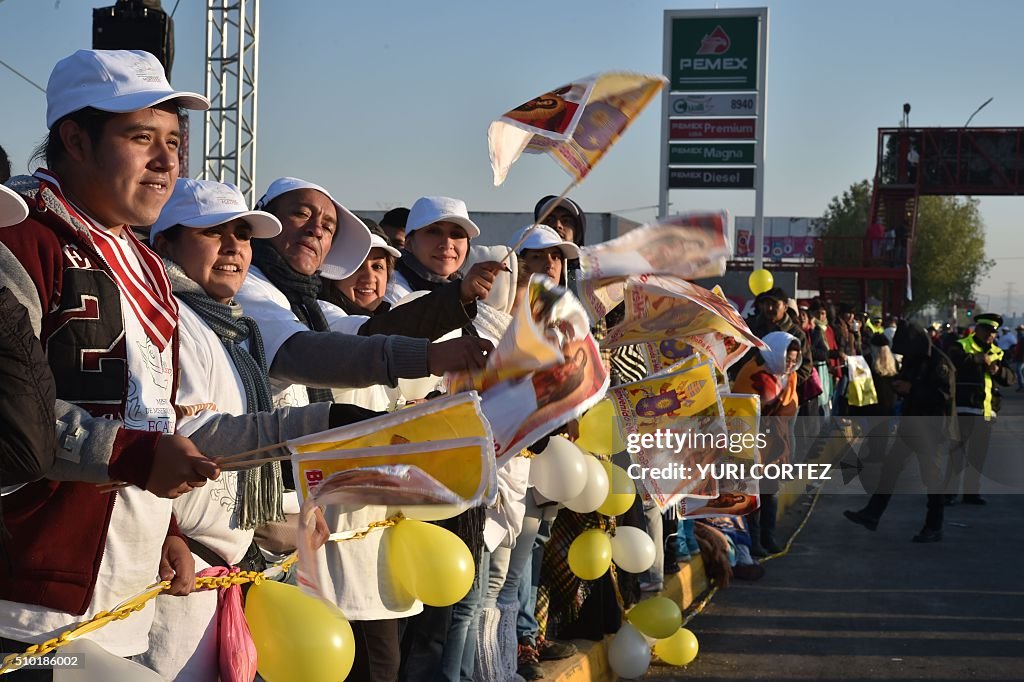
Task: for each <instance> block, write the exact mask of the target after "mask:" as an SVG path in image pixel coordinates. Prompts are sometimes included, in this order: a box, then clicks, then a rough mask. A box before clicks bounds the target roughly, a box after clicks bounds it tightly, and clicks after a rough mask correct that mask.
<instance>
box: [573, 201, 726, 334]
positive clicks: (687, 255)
mask: <svg viewBox="0 0 1024 682" xmlns="http://www.w3.org/2000/svg"><path fill="white" fill-rule="evenodd" d="M728 224H729V214H728V213H726V212H725V211H721V212H717V213H684V214H680V215H674V216H670V217H668V218H666V219H664V220H662V221H660V222H656V223H651V224H648V225H643V226H641V227H638V228H637V229H635V230H630V231H629V232H627V233H626V234H624V235H622V236H621V237H617V238H615V239H612V240H609V241H606V242H601V243H600V244H594V245H592V246H584V247H583V248H582V249H580V267H581V268H582V278H581V280H580V282H579V285H580V301H581V302H582V303H583V306H584V307H585V308H586V309H587V312H588V313H589V314H590V316H591V319H595V320H596V319H598V318H600V317H604V316H605V315H606V314H607V313H608V311H609V310H611V309H612V308H614V307H615V306H617V305H618V304H619V303H622V301H623V300H624V299H625V293H626V292H625V281H626V279H627V278H629V277H631V276H634V275H671V276H673V277H678V278H679V279H700V278H703V277H718V276H720V275H722V274H723V273H724V272H725V260H726V258H728V257H729V242H728V240H727V239H726V236H725V231H726V227H727V226H728Z"/></svg>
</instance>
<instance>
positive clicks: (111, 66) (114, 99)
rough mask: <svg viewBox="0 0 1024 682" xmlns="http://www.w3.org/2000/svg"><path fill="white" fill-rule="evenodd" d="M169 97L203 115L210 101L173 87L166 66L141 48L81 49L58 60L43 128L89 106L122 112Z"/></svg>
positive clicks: (52, 77) (47, 101)
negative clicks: (199, 111)
mask: <svg viewBox="0 0 1024 682" xmlns="http://www.w3.org/2000/svg"><path fill="white" fill-rule="evenodd" d="M171 99H176V100H178V102H177V103H178V105H179V106H182V107H184V108H186V109H199V110H202V111H205V110H206V109H209V108H210V101H209V100H208V99H206V98H205V97H203V96H202V95H200V94H197V93H194V92H180V91H177V90H175V89H174V88H172V87H171V84H170V83H168V82H167V77H166V76H165V75H164V67H163V66H162V65H161V64H160V62H159V60H157V58H156V57H154V56H153V55H152V54H150V53H149V52H143V51H142V50H79V51H78V52H75V53H74V54H73V55H71V56H70V57H65V58H64V59H62V60H60V61H59V62H57V65H56V66H54V67H53V71H52V72H51V73H50V80H49V82H48V83H47V84H46V127H47V128H52V127H53V124H54V123H56V122H57V121H59V120H60V119H61V118H63V117H64V116H67V115H68V114H70V113H72V112H75V111H78V110H79V109H84V108H86V107H92V108H94V109H99V110H100V111H110V112H113V113H118V114H124V113H128V112H130V111H139V110H141V109H146V108H148V107H152V106H155V105H157V104H160V103H161V102H166V101H168V100H171Z"/></svg>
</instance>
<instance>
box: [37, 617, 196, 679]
mask: <svg viewBox="0 0 1024 682" xmlns="http://www.w3.org/2000/svg"><path fill="white" fill-rule="evenodd" d="M186 599H187V597H186ZM50 655H51V656H54V657H55V658H57V659H59V658H60V657H61V656H65V657H71V656H75V655H77V656H78V657H79V658H80V659H81V661H82V665H81V666H79V667H77V668H54V670H53V680H54V682H162V681H163V679H164V678H162V677H161V676H160V675H158V674H157V673H156V672H154V671H152V670H150V669H149V668H147V667H145V666H142V665H139V664H138V663H135V662H133V661H129V660H127V659H124V658H121V657H120V656H115V655H114V654H112V653H110V652H109V651H107V650H106V649H104V648H103V647H101V646H100V645H99V644H97V643H96V642H93V641H91V640H88V639H76V640H75V641H73V642H72V643H71V644H68V645H67V646H62V647H61V648H59V649H57V650H56V651H54V652H53V653H52V654H50Z"/></svg>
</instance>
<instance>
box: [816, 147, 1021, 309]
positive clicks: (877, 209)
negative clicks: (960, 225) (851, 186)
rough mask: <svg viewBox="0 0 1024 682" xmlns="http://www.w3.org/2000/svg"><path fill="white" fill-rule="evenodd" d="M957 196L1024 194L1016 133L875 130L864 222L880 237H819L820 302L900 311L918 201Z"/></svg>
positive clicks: (915, 224) (903, 298) (910, 256)
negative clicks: (869, 303)
mask: <svg viewBox="0 0 1024 682" xmlns="http://www.w3.org/2000/svg"><path fill="white" fill-rule="evenodd" d="M963 194H970V195H1019V194H1024V128H879V129H878V154H877V162H876V169H875V179H874V187H873V191H872V197H871V208H870V214H869V216H870V217H869V225H876V224H881V225H882V226H883V228H882V229H883V230H884V237H882V238H880V239H879V238H877V237H876V238H869V237H868V234H869V233H868V231H867V230H866V231H865V235H864V236H860V237H826V238H822V239H821V240H820V242H819V247H818V248H819V254H818V255H817V257H816V258H815V261H816V268H815V273H814V275H815V276H814V279H816V280H817V282H816V284H817V288H818V289H819V291H820V292H821V295H822V297H823V298H825V299H827V300H831V301H844V302H849V303H853V304H854V305H856V306H858V309H863V308H864V305H865V303H866V302H867V301H868V300H869V299H870V298H874V299H877V300H879V301H880V302H881V304H882V308H883V310H884V311H885V312H886V313H887V314H890V313H892V314H899V313H901V312H902V311H903V309H904V307H905V303H906V300H907V288H908V287H907V283H908V278H909V276H910V272H911V269H912V262H913V244H914V238H915V235H916V233H917V215H918V205H919V199H920V197H922V196H928V195H963ZM875 229H876V230H879V228H875ZM876 235H877V233H876ZM950 246H951V248H955V245H950ZM814 284H815V283H814V282H808V284H807V285H804V284H801V286H802V287H804V286H806V287H807V288H810V287H813V285H814Z"/></svg>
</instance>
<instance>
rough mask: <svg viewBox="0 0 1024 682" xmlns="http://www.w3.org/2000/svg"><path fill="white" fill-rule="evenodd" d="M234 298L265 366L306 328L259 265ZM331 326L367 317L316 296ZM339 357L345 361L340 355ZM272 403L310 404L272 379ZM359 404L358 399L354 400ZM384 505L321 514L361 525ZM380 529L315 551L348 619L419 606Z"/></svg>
mask: <svg viewBox="0 0 1024 682" xmlns="http://www.w3.org/2000/svg"><path fill="white" fill-rule="evenodd" d="M235 299H236V300H237V301H238V302H239V303H240V304H241V305H242V309H243V310H245V314H246V315H248V316H249V317H251V318H253V319H254V320H256V324H258V325H259V327H260V332H261V333H262V334H263V345H264V348H265V349H266V354H267V366H268V367H269V366H270V365H271V364H273V361H274V355H275V354H276V353H277V351H278V349H280V348H281V346H282V345H283V344H284V342H285V341H287V340H288V338H290V337H291V336H292V334H296V333H299V332H307V331H309V328H308V327H307V326H306V325H304V324H303V323H301V322H299V320H298V318H297V317H295V314H294V313H293V312H292V310H291V306H290V305H289V304H288V299H287V298H286V297H285V295H284V294H283V293H281V291H280V290H279V289H278V288H277V287H275V286H274V285H273V284H271V283H270V281H269V280H268V279H267V278H266V275H264V274H263V273H262V272H260V270H259V269H258V268H255V267H252V268H250V269H249V274H248V275H246V278H245V283H244V284H243V285H242V289H241V291H239V293H238V295H237V296H236V297H235ZM320 308H321V310H323V311H324V316H325V317H326V318H327V323H328V325H330V328H331V331H335V332H343V333H346V334H356V333H358V331H359V328H360V327H361V326H363V324H364V323H365V322H366V320H367V319H369V318H367V317H364V316H361V315H347V314H346V313H345V311H343V310H342V309H341V308H339V307H337V306H336V305H333V304H331V303H328V302H326V301H320ZM339 360H340V361H344V360H341V359H339ZM270 386H271V391H272V392H273V401H274V407H275V408H276V407H301V406H303V405H308V404H309V396H308V395H307V394H306V387H305V386H299V385H295V384H293V385H285V384H283V383H282V382H278V381H273V380H271V382H270ZM376 388H377V387H368V388H367V389H365V390H366V391H367V392H368V393H367V394H365V396H363V398H366V399H367V401H368V402H367V403H365V404H371V403H376V401H377V400H378V399H379V398H380V396H376V397H374V395H373V394H374V392H375V389H376ZM353 403H354V404H363V402H362V398H358V399H355V400H353ZM387 511H388V508H387V506H384V505H371V506H366V507H363V508H362V509H359V510H357V511H354V512H348V513H344V514H342V513H340V512H339V511H338V509H337V508H336V507H328V508H327V509H325V510H324V518H325V519H326V521H327V525H328V527H329V528H330V529H331V532H339V531H349V530H359V529H362V528H366V527H367V526H368V525H369V524H370V523H372V522H373V521H382V520H384V519H386V518H387ZM383 535H384V534H383V533H382V532H380V531H375V532H373V533H370V534H369V535H368V536H367V537H365V538H364V539H362V540H348V541H345V542H328V543H327V544H326V545H325V546H324V548H323V550H321V551H320V552H318V554H317V557H318V559H319V561H320V565H319V567H318V568H319V572H320V576H321V580H322V581H324V582H325V583H326V581H327V580H328V579H330V580H331V582H333V584H334V589H335V597H336V600H335V603H336V604H337V605H338V607H339V608H340V609H341V610H342V612H343V613H344V614H345V616H346V617H348V619H349V620H384V619H390V618H404V617H407V616H412V615H415V614H417V613H419V612H421V611H422V610H423V604H422V603H421V602H418V601H417V602H413V603H409V602H408V601H406V600H405V599H404V598H402V597H401V596H400V591H399V590H397V589H396V586H395V585H393V584H392V582H391V574H390V572H389V570H388V567H387V562H386V561H385V560H384V559H383V554H382V552H381V540H382V538H383Z"/></svg>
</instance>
